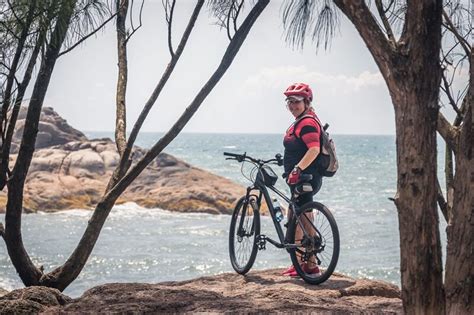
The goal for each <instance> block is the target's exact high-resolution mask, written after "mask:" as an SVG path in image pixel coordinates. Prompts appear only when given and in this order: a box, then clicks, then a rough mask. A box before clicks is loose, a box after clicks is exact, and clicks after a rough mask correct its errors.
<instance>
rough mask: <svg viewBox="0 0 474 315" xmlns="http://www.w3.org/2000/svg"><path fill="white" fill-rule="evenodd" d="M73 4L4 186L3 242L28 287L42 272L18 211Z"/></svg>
mask: <svg viewBox="0 0 474 315" xmlns="http://www.w3.org/2000/svg"><path fill="white" fill-rule="evenodd" d="M75 3H76V1H64V3H63V5H62V6H61V8H60V10H59V15H58V21H57V22H56V26H55V29H54V31H53V33H52V35H51V36H52V37H51V38H52V39H51V42H50V44H49V45H48V48H47V51H46V54H45V57H44V60H43V62H42V63H41V67H40V70H39V73H38V77H37V79H36V82H35V86H34V88H33V92H32V96H31V100H30V104H29V106H28V112H27V116H26V120H25V127H24V131H23V137H22V141H21V145H20V151H19V152H18V158H17V161H16V163H15V167H14V168H13V172H12V177H11V178H10V180H9V181H8V183H7V186H8V201H7V207H6V214H5V233H4V239H5V243H6V245H7V250H8V254H9V256H10V258H11V260H12V263H13V265H14V267H15V269H16V271H17V272H18V274H19V276H20V278H21V279H22V281H23V283H24V284H25V285H27V286H29V285H38V283H39V279H40V276H41V271H40V270H39V269H38V268H36V267H35V265H34V264H33V262H32V261H31V259H30V257H29V256H28V253H27V252H26V250H25V248H24V245H23V241H22V237H21V212H22V208H23V188H24V185H25V179H26V175H27V173H28V168H29V166H30V163H31V159H32V157H33V153H34V150H35V142H36V136H37V134H38V125H39V118H40V114H41V108H42V106H43V101H44V97H45V95H46V90H47V89H48V85H49V81H50V79H51V74H52V72H53V68H54V65H55V63H56V59H57V56H58V54H59V49H60V48H61V45H62V43H63V41H64V38H65V37H66V33H67V29H68V27H67V26H68V25H69V22H70V19H71V16H72V13H73V11H74V6H75Z"/></svg>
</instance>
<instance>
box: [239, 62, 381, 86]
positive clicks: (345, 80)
mask: <svg viewBox="0 0 474 315" xmlns="http://www.w3.org/2000/svg"><path fill="white" fill-rule="evenodd" d="M291 82H305V83H308V84H310V85H314V86H328V87H332V88H337V89H342V90H343V91H359V90H361V89H364V88H370V87H375V86H383V85H384V84H385V83H384V80H383V78H382V75H381V74H380V72H374V73H372V72H369V71H364V72H362V73H360V74H359V75H357V76H348V75H344V74H336V75H334V74H326V73H321V72H317V71H308V70H307V69H306V67H304V66H299V67H295V66H284V67H274V68H262V69H261V70H260V71H259V72H257V73H255V74H253V75H251V76H249V77H248V78H247V80H245V82H244V88H246V89H261V88H262V87H263V88H272V89H273V88H275V89H282V88H283V87H286V86H287V85H288V83H291Z"/></svg>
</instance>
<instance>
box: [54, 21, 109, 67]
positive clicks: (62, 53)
mask: <svg viewBox="0 0 474 315" xmlns="http://www.w3.org/2000/svg"><path fill="white" fill-rule="evenodd" d="M116 15H117V12H115V13H114V14H113V15H111V16H110V17H109V18H108V19H107V20H105V21H104V23H102V24H101V25H99V27H97V28H96V29H95V30H94V31H92V32H91V33H90V34H88V35H86V36H84V37H82V38H81V39H80V40H79V41H78V42H77V43H75V44H74V45H72V46H71V47H69V48H68V49H66V50H64V51H62V52H60V53H59V55H58V58H59V57H61V56H62V55H64V54H67V53H68V52H70V51H71V50H73V49H74V48H76V47H77V46H79V45H80V44H81V43H82V42H84V41H85V40H86V39H88V38H89V37H91V36H93V35H94V34H95V33H97V32H98V31H99V30H101V29H102V28H103V27H104V26H105V25H106V24H107V23H109V22H110V21H111V20H112V19H113V18H114V17H115V16H116Z"/></svg>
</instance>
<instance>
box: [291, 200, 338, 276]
mask: <svg viewBox="0 0 474 315" xmlns="http://www.w3.org/2000/svg"><path fill="white" fill-rule="evenodd" d="M300 213H301V214H300V215H299V216H298V219H297V218H296V216H293V218H292V220H291V222H290V225H289V227H288V242H289V243H290V244H295V245H297V247H296V248H291V249H289V253H290V257H291V261H292V262H293V266H294V267H295V269H296V272H297V273H298V274H299V275H300V277H301V278H303V280H304V281H306V282H307V283H310V284H320V283H323V282H324V281H326V280H327V279H328V278H329V277H330V276H331V274H332V273H333V272H334V269H335V268H336V265H337V261H338V259H339V247H340V243H339V230H338V228H337V223H336V220H335V219H334V217H333V215H332V214H331V212H330V211H329V209H328V208H326V206H324V205H323V204H321V203H319V202H309V203H307V204H305V205H303V206H302V208H301V210H300ZM318 270H319V272H318Z"/></svg>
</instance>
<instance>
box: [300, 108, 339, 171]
mask: <svg viewBox="0 0 474 315" xmlns="http://www.w3.org/2000/svg"><path fill="white" fill-rule="evenodd" d="M305 118H312V119H314V120H315V121H316V122H317V123H318V125H319V129H321V136H320V143H321V151H320V154H319V155H318V157H317V158H316V165H317V167H318V171H319V173H320V174H321V175H322V176H326V177H332V176H334V174H336V172H337V169H338V168H339V162H338V161H337V155H336V145H335V144H334V141H333V140H332V138H331V137H330V136H329V133H328V132H327V131H326V129H327V128H328V127H329V125H328V124H325V125H324V126H323V124H322V123H321V121H320V120H319V118H318V117H315V116H312V115H304V116H303V117H301V118H300V119H298V121H296V122H295V123H294V125H293V128H294V129H293V130H295V131H296V126H297V125H298V123H299V122H300V121H302V120H303V119H305ZM295 137H296V134H295Z"/></svg>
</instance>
